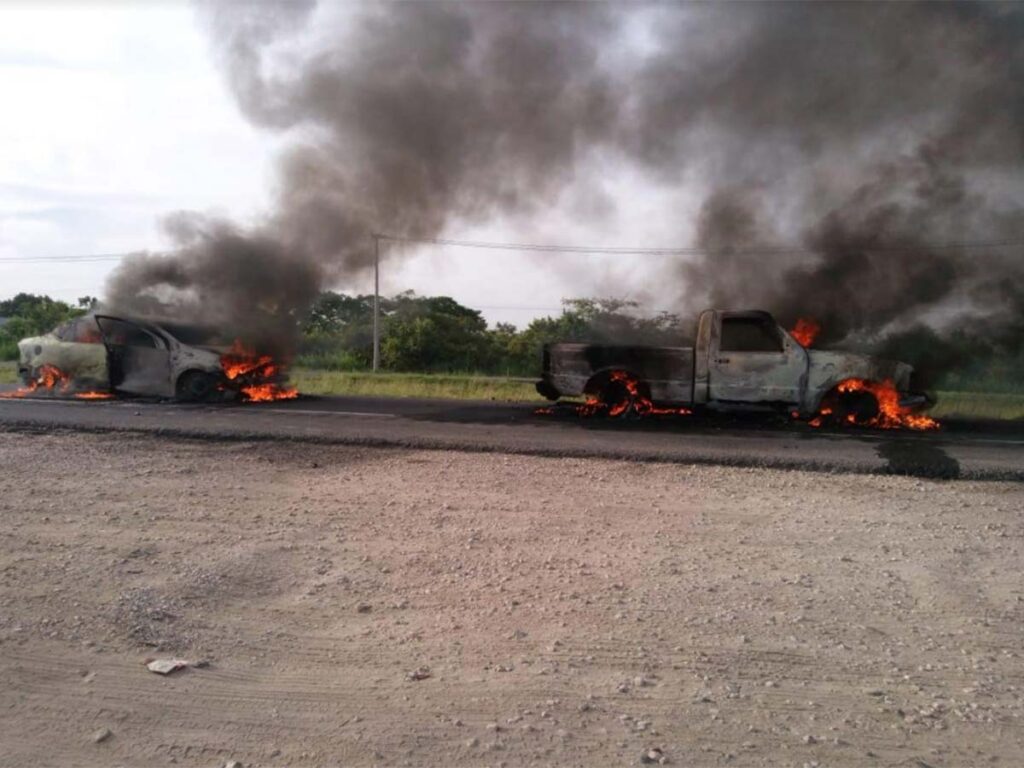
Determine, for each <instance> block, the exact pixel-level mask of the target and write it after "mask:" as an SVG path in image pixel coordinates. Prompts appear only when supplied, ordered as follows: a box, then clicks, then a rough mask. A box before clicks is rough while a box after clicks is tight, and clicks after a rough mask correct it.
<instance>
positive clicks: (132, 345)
mask: <svg viewBox="0 0 1024 768" xmlns="http://www.w3.org/2000/svg"><path fill="white" fill-rule="evenodd" d="M204 338H208V336H207V335H205V334H202V333H200V332H197V330H196V329H191V328H188V327H186V326H175V325H173V324H169V323H168V324H163V323H161V324H157V323H152V322H143V321H139V320H134V319H128V318H124V317H113V316H110V315H86V316H84V317H79V318H76V319H74V320H71V321H69V322H67V323H64V324H63V325H61V326H59V327H57V328H55V329H54V330H53V331H51V332H50V333H47V334H44V335H42V336H36V337H31V338H27V339H23V340H22V341H20V342H19V343H18V351H19V363H18V373H19V375H20V377H21V380H22V382H23V383H24V384H25V385H26V386H27V387H29V388H31V389H33V390H34V389H36V388H37V387H38V386H39V385H40V384H43V385H44V386H47V387H50V388H52V387H53V386H54V383H60V385H61V387H62V389H64V390H67V389H69V388H70V389H73V390H75V391H78V390H83V389H84V390H99V391H108V392H114V393H120V394H130V395H149V396H156V397H167V398H175V399H177V400H183V401H202V400H209V399H213V398H217V399H223V398H229V397H234V396H239V395H241V396H242V397H243V398H244V397H245V396H246V393H247V390H249V389H252V388H254V387H268V386H270V387H274V388H276V384H275V383H273V382H268V380H267V377H268V366H266V365H253V366H250V367H248V369H247V370H246V371H245V372H244V373H245V374H246V375H238V372H237V366H234V367H233V368H232V369H231V370H230V371H229V370H226V368H225V365H224V361H225V359H230V360H232V361H237V360H238V359H240V358H241V359H247V357H248V356H247V353H245V352H244V351H241V350H240V349H239V348H238V346H237V345H236V348H234V349H228V348H226V347H219V346H214V345H210V344H203V343H198V342H199V340H201V339H204ZM189 342H193V343H189ZM253 358H254V359H259V358H255V356H253ZM276 372H277V371H276V369H272V370H270V371H269V374H271V375H273V374H276ZM257 379H258V380H257Z"/></svg>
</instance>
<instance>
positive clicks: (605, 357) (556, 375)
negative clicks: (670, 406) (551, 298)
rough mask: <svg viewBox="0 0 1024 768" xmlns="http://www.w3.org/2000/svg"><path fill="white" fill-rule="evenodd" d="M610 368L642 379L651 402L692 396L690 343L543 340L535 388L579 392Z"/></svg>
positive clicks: (555, 394) (556, 393)
mask: <svg viewBox="0 0 1024 768" xmlns="http://www.w3.org/2000/svg"><path fill="white" fill-rule="evenodd" d="M613 370H622V371H626V372H627V373H630V374H632V375H634V376H635V377H636V378H637V379H639V380H640V381H644V382H646V383H647V384H648V385H649V386H650V389H651V391H650V397H651V399H652V400H654V401H655V402H659V403H678V404H689V403H690V402H691V401H692V399H693V347H639V346H635V345H629V346H612V345H605V344H571V343H562V344H547V345H545V347H544V371H543V374H542V378H541V382H540V383H539V384H538V385H537V390H538V391H539V392H540V393H541V394H542V395H544V396H545V397H548V398H550V399H552V400H556V399H558V398H559V397H575V396H579V395H582V394H583V392H584V390H585V388H586V386H587V382H589V381H590V380H591V378H593V377H594V376H595V375H597V374H600V373H602V372H609V371H613Z"/></svg>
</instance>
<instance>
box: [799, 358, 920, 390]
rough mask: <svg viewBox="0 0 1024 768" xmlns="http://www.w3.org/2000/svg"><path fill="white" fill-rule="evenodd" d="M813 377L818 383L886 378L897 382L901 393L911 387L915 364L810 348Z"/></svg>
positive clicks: (883, 379) (897, 387)
mask: <svg viewBox="0 0 1024 768" xmlns="http://www.w3.org/2000/svg"><path fill="white" fill-rule="evenodd" d="M807 356H808V358H809V359H810V373H811V379H812V380H814V381H817V382H824V381H832V382H833V383H835V384H838V383H839V382H840V381H842V380H843V379H854V378H856V379H867V380H869V381H885V380H886V379H888V380H890V381H892V382H893V384H895V385H896V389H898V390H899V391H900V392H906V391H907V390H908V389H910V374H911V373H912V372H913V370H914V369H913V367H912V366H910V365H907V364H906V363H901V362H899V361H898V360H884V359H882V358H879V357H872V356H871V355H861V354H857V353H856V352H829V351H827V350H822V349H809V350H807Z"/></svg>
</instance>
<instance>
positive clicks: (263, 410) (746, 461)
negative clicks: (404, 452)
mask: <svg viewBox="0 0 1024 768" xmlns="http://www.w3.org/2000/svg"><path fill="white" fill-rule="evenodd" d="M557 411H558V412H556V413H555V414H553V415H540V414H538V413H536V408H535V407H534V406H531V405H524V404H506V403H491V402H466V401H451V400H412V399H393V398H366V397H311V396H304V397H302V398H300V399H298V400H292V401H281V402H276V403H260V404H226V405H182V404H176V403H166V402H151V401H144V400H127V399H124V400H110V401H78V400H68V399H56V398H46V399H42V398H38V399H37V398H33V399H3V398H0V429H7V430H21V431H34V430H39V429H45V430H50V429H71V430H83V431H104V432H107V431H119V430H128V431H138V432H149V433H154V434H161V435H167V436H189V437H202V438H208V439H234V440H237V439H295V440H305V441H310V442H322V443H343V444H356V445H381V446H385V445H389V446H406V447H415V448H441V449H457V450H474V451H496V452H509V453H524V454H534V455H551V456H599V457H604V458H625V459H635V460H644V461H678V462H684V463H715V464H727V465H733V466H758V467H777V468H798V469H812V470H820V471H832V472H836V471H838V472H871V473H890V474H910V475H919V476H922V477H948V478H957V477H959V478H977V479H1007V480H1024V424H1018V423H1013V424H1007V423H967V422H950V423H947V424H946V425H944V427H943V429H941V430H940V431H937V432H927V433H921V432H909V431H867V430H843V431H827V430H821V429H814V428H812V427H810V426H808V425H806V424H798V423H786V422H783V421H781V420H778V419H774V418H763V417H762V418H744V419H738V418H735V417H724V416H718V417H714V416H703V417H657V418H653V419H646V420H642V421H618V420H607V419H601V418H586V419H585V418H580V417H578V416H577V415H576V414H575V413H574V412H573V411H572V410H571V409H569V408H563V409H557Z"/></svg>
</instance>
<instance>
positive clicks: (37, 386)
mask: <svg viewBox="0 0 1024 768" xmlns="http://www.w3.org/2000/svg"><path fill="white" fill-rule="evenodd" d="M36 393H39V394H44V393H45V394H69V395H71V396H72V397H76V398H78V399H79V400H109V399H110V398H112V397H113V394H111V393H110V392H98V391H88V392H75V391H74V382H73V380H72V379H71V377H70V376H68V375H67V374H66V373H64V372H63V371H61V370H60V368H58V367H57V366H55V365H50V364H48V363H44V364H43V365H41V366H39V371H38V372H37V373H36V378H35V379H33V380H32V381H31V382H30V383H29V385H28V386H27V387H21V388H20V389H16V390H15V391H14V392H3V393H0V397H3V398H15V397H29V396H31V395H33V394H36Z"/></svg>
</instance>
